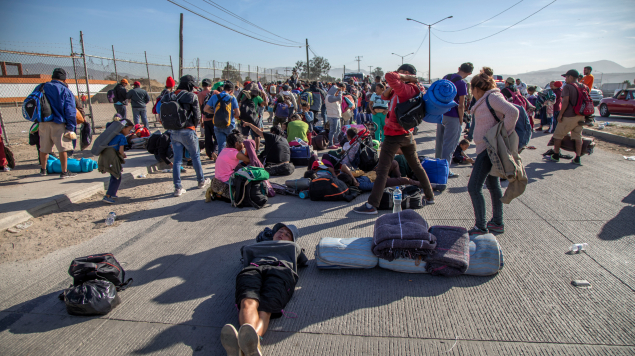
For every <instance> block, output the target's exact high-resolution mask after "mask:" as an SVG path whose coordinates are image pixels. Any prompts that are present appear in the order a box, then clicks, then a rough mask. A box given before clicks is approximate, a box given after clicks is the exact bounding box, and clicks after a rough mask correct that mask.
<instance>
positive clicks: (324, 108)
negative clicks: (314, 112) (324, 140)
mask: <svg viewBox="0 0 635 356" xmlns="http://www.w3.org/2000/svg"><path fill="white" fill-rule="evenodd" d="M320 112H322V127H324V126H325V125H326V104H322V107H321V108H320Z"/></svg>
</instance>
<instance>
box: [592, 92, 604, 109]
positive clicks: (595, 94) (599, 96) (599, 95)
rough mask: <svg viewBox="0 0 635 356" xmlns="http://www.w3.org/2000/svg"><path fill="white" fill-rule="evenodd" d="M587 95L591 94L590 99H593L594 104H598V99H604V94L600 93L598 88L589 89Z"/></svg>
mask: <svg viewBox="0 0 635 356" xmlns="http://www.w3.org/2000/svg"><path fill="white" fill-rule="evenodd" d="M589 95H590V96H591V99H593V105H594V106H598V105H600V101H602V99H604V95H603V94H602V91H601V90H600V89H591V92H590V93H589Z"/></svg>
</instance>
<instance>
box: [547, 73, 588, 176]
mask: <svg viewBox="0 0 635 356" xmlns="http://www.w3.org/2000/svg"><path fill="white" fill-rule="evenodd" d="M562 76H563V77H565V83H566V84H565V86H564V87H563V88H562V109H561V110H560V112H559V114H558V116H557V118H558V119H557V121H558V125H557V126H556V129H555V131H554V133H553V152H554V153H553V154H552V155H551V160H552V161H554V162H560V145H561V144H562V139H563V138H564V137H565V136H566V135H567V134H568V133H569V132H571V139H572V140H573V141H574V142H575V158H574V159H573V161H571V163H574V164H577V165H580V166H581V165H582V163H581V162H580V156H581V155H582V124H584V115H578V114H577V113H576V112H575V107H576V104H577V103H578V100H581V98H580V96H579V95H578V88H577V87H576V85H577V81H578V77H579V76H580V74H579V73H578V71H577V70H575V69H570V70H569V71H567V73H565V74H563V75H562Z"/></svg>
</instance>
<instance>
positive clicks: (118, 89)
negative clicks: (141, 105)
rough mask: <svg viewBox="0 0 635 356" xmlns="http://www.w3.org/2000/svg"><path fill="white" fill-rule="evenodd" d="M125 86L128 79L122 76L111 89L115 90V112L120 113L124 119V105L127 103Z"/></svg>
mask: <svg viewBox="0 0 635 356" xmlns="http://www.w3.org/2000/svg"><path fill="white" fill-rule="evenodd" d="M127 86H128V79H126V78H123V79H121V80H120V81H119V83H118V84H117V85H115V87H114V88H113V91H114V92H115V99H114V102H115V104H114V106H115V110H116V111H117V114H119V115H121V117H122V118H124V119H126V111H127V110H126V105H128V92H127V91H126V87H127Z"/></svg>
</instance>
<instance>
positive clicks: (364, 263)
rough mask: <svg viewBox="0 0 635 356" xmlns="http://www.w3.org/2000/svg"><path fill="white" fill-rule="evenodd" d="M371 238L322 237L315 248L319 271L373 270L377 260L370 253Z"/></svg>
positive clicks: (371, 252)
mask: <svg viewBox="0 0 635 356" xmlns="http://www.w3.org/2000/svg"><path fill="white" fill-rule="evenodd" d="M372 246H373V239H372V238H371V237H350V238H337V237H323V238H322V239H320V242H319V244H318V245H317V247H316V248H315V262H316V265H317V268H319V269H342V268H373V267H375V266H377V263H378V262H379V259H378V258H377V256H375V255H374V254H373V251H372Z"/></svg>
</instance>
